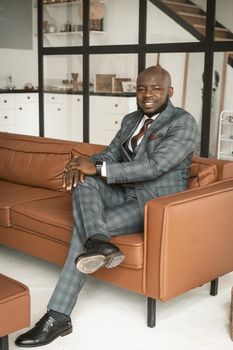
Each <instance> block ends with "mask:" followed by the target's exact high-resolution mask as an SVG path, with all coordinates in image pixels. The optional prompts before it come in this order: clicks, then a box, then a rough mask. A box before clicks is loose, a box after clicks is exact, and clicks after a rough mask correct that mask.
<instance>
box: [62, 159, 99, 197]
mask: <svg viewBox="0 0 233 350" xmlns="http://www.w3.org/2000/svg"><path fill="white" fill-rule="evenodd" d="M95 174H96V167H95V164H94V163H93V161H92V160H91V159H90V158H87V157H83V156H80V157H73V158H72V159H71V160H70V161H69V163H68V164H67V165H66V167H65V169H64V174H63V179H62V187H63V188H66V189H67V190H68V191H71V190H72V188H75V187H77V186H78V184H79V182H81V183H84V181H85V176H86V175H95Z"/></svg>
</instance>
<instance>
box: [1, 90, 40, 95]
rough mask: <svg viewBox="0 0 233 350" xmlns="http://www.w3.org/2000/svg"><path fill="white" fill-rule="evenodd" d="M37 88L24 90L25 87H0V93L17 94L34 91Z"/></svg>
mask: <svg viewBox="0 0 233 350" xmlns="http://www.w3.org/2000/svg"><path fill="white" fill-rule="evenodd" d="M34 92H38V90H26V89H13V90H10V89H0V94H18V93H34Z"/></svg>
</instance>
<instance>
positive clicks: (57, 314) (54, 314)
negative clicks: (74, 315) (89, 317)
mask: <svg viewBox="0 0 233 350" xmlns="http://www.w3.org/2000/svg"><path fill="white" fill-rule="evenodd" d="M48 314H49V316H51V317H52V318H54V320H56V321H63V320H65V319H66V318H67V317H69V316H68V315H65V314H62V313H60V312H58V311H54V310H48Z"/></svg>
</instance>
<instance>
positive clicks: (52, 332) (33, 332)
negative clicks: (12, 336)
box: [15, 312, 72, 348]
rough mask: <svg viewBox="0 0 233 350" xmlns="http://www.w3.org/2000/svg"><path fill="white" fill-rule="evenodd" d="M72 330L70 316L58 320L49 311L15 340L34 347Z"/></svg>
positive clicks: (27, 346)
mask: <svg viewBox="0 0 233 350" xmlns="http://www.w3.org/2000/svg"><path fill="white" fill-rule="evenodd" d="M71 332H72V324H71V319H70V317H69V316H67V317H66V318H65V320H63V321H57V320H55V319H54V318H53V317H51V316H50V315H49V313H48V312H47V313H46V314H45V315H44V316H43V317H42V318H41V319H40V321H39V322H37V323H36V324H35V326H34V327H33V328H32V329H30V331H28V332H27V333H24V334H21V335H20V336H18V338H17V339H16V341H15V344H16V345H17V346H20V347H25V348H32V347H36V346H42V345H46V344H49V343H51V342H52V341H53V340H54V339H56V338H57V337H60V336H62V337H64V336H65V335H68V334H70V333H71Z"/></svg>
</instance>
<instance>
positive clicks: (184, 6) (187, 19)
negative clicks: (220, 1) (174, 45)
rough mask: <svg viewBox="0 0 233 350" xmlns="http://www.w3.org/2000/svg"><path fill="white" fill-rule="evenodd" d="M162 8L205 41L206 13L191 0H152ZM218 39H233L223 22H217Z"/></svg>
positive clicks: (215, 34)
mask: <svg viewBox="0 0 233 350" xmlns="http://www.w3.org/2000/svg"><path fill="white" fill-rule="evenodd" d="M150 1H151V2H152V3H153V4H154V5H156V6H157V7H158V8H159V9H160V10H162V11H163V12H165V13H166V14H167V15H168V16H170V17H171V18H172V19H174V20H175V21H176V22H177V23H179V24H180V25H181V26H182V27H183V28H185V29H186V30H187V31H188V32H189V33H190V34H192V35H193V36H194V37H196V38H197V39H198V40H200V41H203V40H204V39H205V33H206V13H205V11H203V10H202V9H201V8H200V7H199V6H198V5H196V4H194V3H193V2H192V1H190V0H150ZM214 39H215V40H216V41H223V40H224V41H227V40H233V33H232V32H231V31H230V30H229V29H227V28H225V27H224V26H223V25H222V24H221V23H219V22H217V21H216V23H215V31H214Z"/></svg>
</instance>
